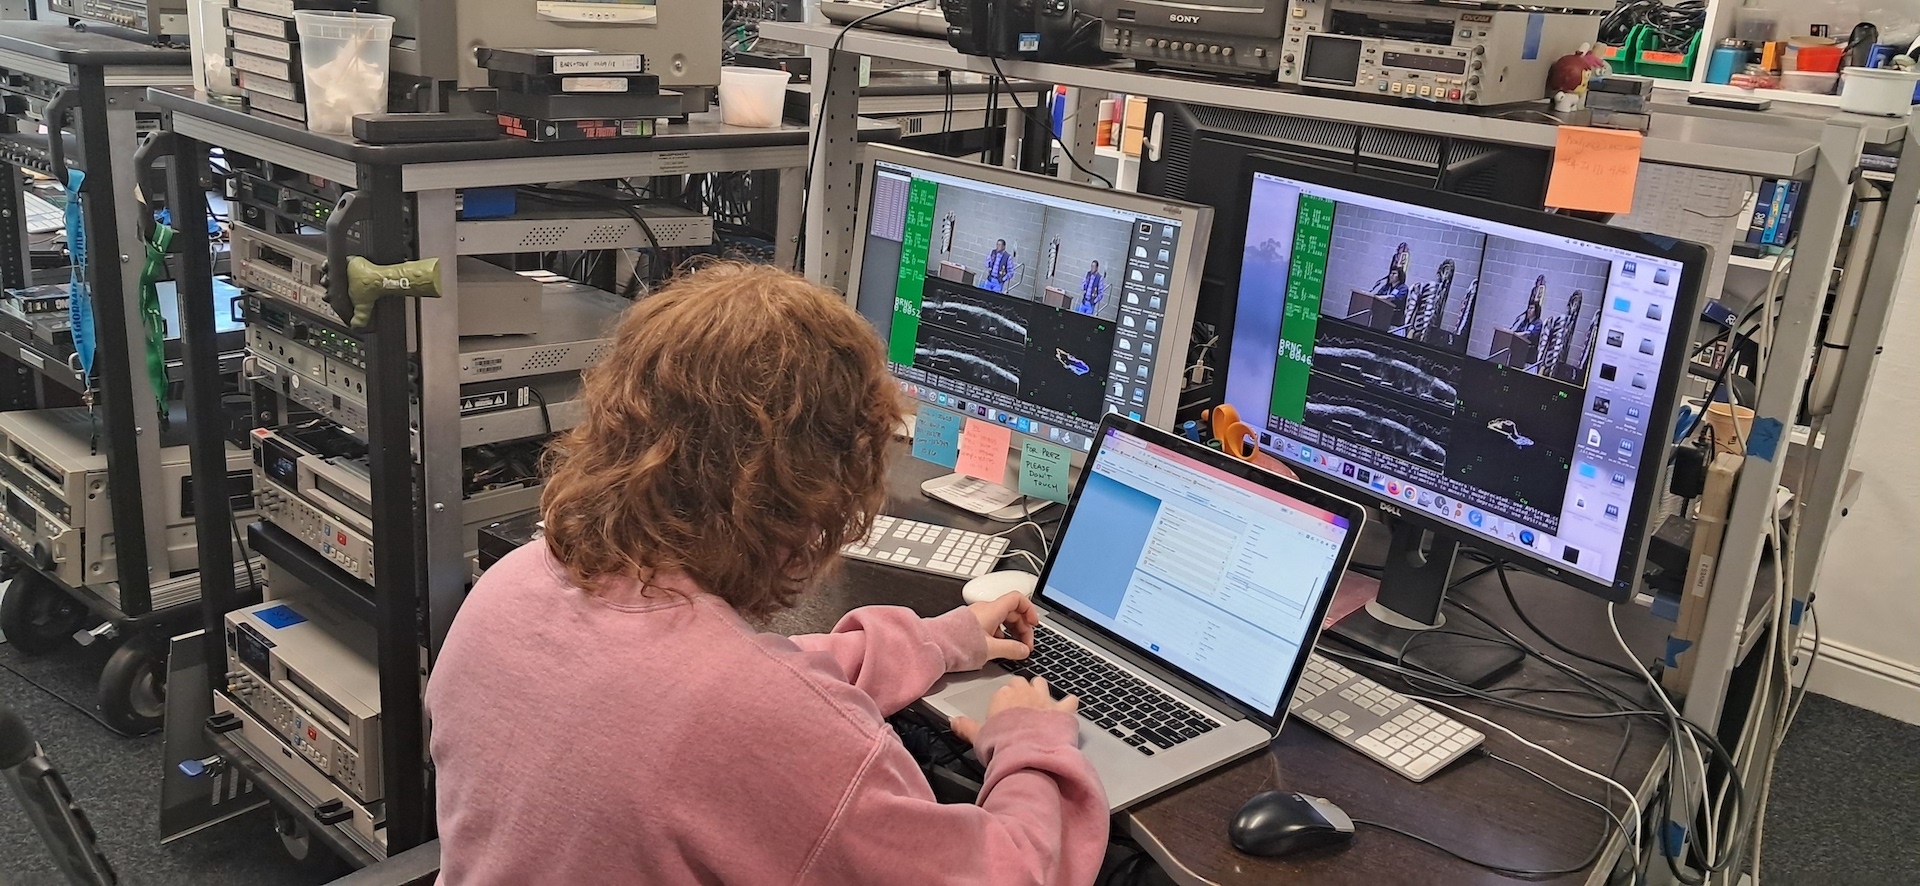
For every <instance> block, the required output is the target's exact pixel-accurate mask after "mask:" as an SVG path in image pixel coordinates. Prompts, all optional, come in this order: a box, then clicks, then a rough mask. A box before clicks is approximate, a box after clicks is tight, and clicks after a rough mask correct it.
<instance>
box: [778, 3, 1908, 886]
mask: <svg viewBox="0 0 1920 886" xmlns="http://www.w3.org/2000/svg"><path fill="white" fill-rule="evenodd" d="M761 34H762V35H763V36H764V37H766V38H768V39H771V40H779V41H783V42H787V43H795V44H799V45H802V46H805V47H807V53H808V58H809V59H810V61H811V62H812V65H813V70H814V71H815V72H816V74H815V76H814V77H813V106H814V109H815V112H816V113H817V114H821V115H823V116H824V119H823V120H822V125H821V128H820V138H819V142H818V143H817V144H815V145H814V146H813V152H814V165H815V169H816V175H815V183H814V187H813V189H812V192H811V193H810V194H809V196H808V201H807V206H808V217H807V219H806V226H807V235H808V236H807V241H806V242H807V255H806V256H805V258H806V263H807V275H808V276H809V277H810V278H811V279H813V280H814V281H816V282H819V283H821V284H823V285H827V286H836V287H844V286H845V285H846V284H847V273H848V258H849V256H850V255H851V253H852V245H853V237H854V236H855V227H854V221H853V215H854V211H855V207H856V205H857V194H856V193H855V189H854V188H853V187H851V185H852V182H853V174H854V166H855V164H857V163H858V161H859V158H860V151H859V147H858V145H857V144H856V143H855V142H854V141H853V140H852V139H851V137H850V135H851V132H852V130H851V125H852V120H853V102H854V100H855V94H856V90H855V88H854V87H853V84H854V83H856V82H857V81H858V67H859V62H860V58H861V57H862V56H866V57H871V58H877V59H892V60H895V61H903V62H911V63H914V64H919V65H925V66H928V67H931V68H937V69H947V70H955V71H973V72H975V73H982V74H996V73H997V74H1004V75H1005V76H1007V77H1012V78H1017V79H1022V80H1032V81H1038V82H1042V83H1054V84H1060V85H1068V86H1073V87H1080V88H1082V89H1088V90H1098V91H1101V92H1118V93H1125V94H1128V95H1133V96H1145V97H1154V98H1161V99H1167V100H1172V101H1179V102H1186V103H1190V104H1196V105H1207V106H1212V107H1216V108H1237V109H1244V110H1251V111H1257V112H1261V113H1266V114H1279V115H1286V116H1289V117H1293V118H1298V119H1302V120H1309V121H1326V122H1330V123H1338V124H1348V125H1355V126H1364V127H1371V128H1375V129H1389V130H1402V131H1407V132H1416V133H1435V132H1444V133H1449V134H1450V135H1452V136H1455V137H1458V138H1461V139H1468V140H1473V141H1478V142H1489V143H1497V144H1509V145H1527V146H1533V147H1537V148H1546V149H1551V148H1552V147H1553V145H1554V143H1555V139H1556V136H1557V132H1556V127H1555V126H1553V125H1543V124H1541V123H1536V122H1529V121H1523V120H1518V119H1512V117H1511V115H1509V114H1502V113H1501V112H1500V111H1497V110H1494V111H1486V112H1482V113H1455V112H1452V111H1440V110H1432V109H1426V108H1416V107H1407V106H1403V105H1399V104H1385V103H1376V102H1366V101H1354V100H1350V99H1344V98H1330V97H1326V96H1320V95H1312V94H1308V93H1304V92H1300V91H1295V90H1289V89H1273V88H1262V87H1256V86H1248V85H1239V84H1229V83H1222V82H1215V81H1207V80H1201V79H1197V78H1187V77H1169V76H1159V75H1154V74H1148V73H1140V72H1137V71H1135V70H1133V69H1132V68H1131V67H1126V66H1113V67H1075V66H1068V65H1055V64H1041V63H1035V62H1025V61H1014V60H1004V59H1003V60H1000V61H999V62H998V64H997V65H995V63H994V62H992V61H991V60H989V59H985V58H979V57H975V56H968V55H962V54H960V53H959V52H956V51H955V50H954V49H953V48H952V47H950V46H948V45H947V44H946V43H945V42H944V41H940V40H933V39H928V38H924V37H915V36H911V35H905V34H895V33H888V32H884V31H874V30H862V29H855V30H853V31H851V32H847V33H844V34H843V33H842V31H841V29H840V28H839V27H838V26H826V25H807V24H788V23H771V22H770V23H766V24H763V25H761ZM836 42H837V43H838V45H839V49H838V50H837V51H836V50H834V49H833V47H834V46H835V45H836ZM827 70H831V71H832V72H833V76H832V77H831V78H829V77H825V76H821V75H820V74H819V73H818V72H822V71H827ZM1655 110H1656V112H1655V114H1654V117H1653V126H1652V129H1651V130H1650V131H1649V132H1648V134H1647V138H1646V140H1645V142H1644V144H1643V151H1642V160H1643V162H1650V163H1659V164H1668V165H1672V166H1677V167H1688V168H1693V169H1706V170H1719V171H1726V172H1733V173H1738V174H1743V175H1750V176H1762V177H1766V178H1774V179H1794V180H1798V181H1801V182H1804V183H1805V185H1806V194H1807V196H1806V198H1805V206H1806V209H1805V215H1804V221H1803V222H1802V223H1801V224H1800V225H1799V230H1800V231H1802V234H1801V235H1800V239H1799V247H1798V250H1797V253H1796V259H1795V261H1794V263H1793V267H1792V271H1791V273H1790V274H1789V276H1788V279H1787V283H1786V286H1785V293H1784V301H1783V303H1782V306H1781V308H1780V316H1779V320H1778V323H1777V324H1776V325H1777V332H1776V334H1775V338H1774V343H1773V350H1772V358H1771V360H1770V362H1769V363H1768V365H1767V368H1766V371H1765V373H1764V375H1763V377H1762V378H1761V379H1760V394H1759V400H1758V404H1757V405H1756V406H1755V409H1756V410H1757V412H1758V413H1759V419H1760V420H1762V421H1773V422H1777V423H1778V426H1779V427H1781V428H1792V427H1794V426H1795V424H1796V419H1797V418H1798V417H1799V415H1800V407H1801V401H1802V392H1803V391H1804V390H1805V388H1806V386H1807V382H1808V378H1809V376H1810V375H1811V373H1812V365H1813V364H1812V358H1813V355H1814V351H1815V347H1816V345H1817V344H1818V340H1817V338H1816V335H1817V334H1818V330H1819V329H1820V328H1821V326H1822V324H1821V319H1822V312H1823V309H1824V307H1825V305H1826V303H1827V295H1828V287H1829V283H1830V281H1831V271H1832V268H1833V267H1834V264H1835V260H1836V258H1837V257H1838V255H1839V246H1840V241H1841V236H1842V233H1843V231H1844V230H1845V228H1846V225H1847V220H1848V218H1849V217H1850V215H1851V213H1852V210H1853V208H1854V207H1855V206H1857V205H1858V203H1857V201H1856V200H1855V197H1854V195H1853V193H1852V188H1853V185H1854V182H1855V180H1856V177H1857V176H1858V175H1859V174H1860V172H1859V169H1858V166H1859V158H1860V155H1861V152H1862V150H1863V149H1865V148H1868V147H1873V148H1876V149H1878V150H1879V151H1880V152H1882V153H1885V152H1887V151H1889V150H1891V151H1892V152H1893V153H1895V154H1896V155H1897V156H1898V157H1899V165H1898V169H1897V172H1896V173H1895V174H1894V176H1893V179H1892V182H1891V185H1890V186H1889V188H1888V189H1887V195H1888V196H1887V198H1886V199H1887V200H1888V203H1887V211H1886V214H1885V217H1884V218H1883V220H1882V222H1881V224H1880V227H1879V230H1878V232H1877V240H1876V248H1875V249H1874V250H1873V259H1872V263H1871V266H1870V267H1868V268H1854V269H1849V270H1850V271H1851V272H1853V273H1863V274H1865V275H1866V280H1865V285H1864V287H1863V290H1862V292H1861V295H1860V298H1859V302H1858V304H1859V308H1858V313H1857V317H1856V322H1855V323H1854V327H1853V329H1854V332H1853V338H1852V340H1851V342H1850V343H1849V346H1848V348H1847V349H1846V350H1845V351H1844V352H1843V353H1844V355H1845V359H1846V363H1845V366H1844V370H1843V371H1842V373H1841V375H1840V378H1839V383H1838V391H1837V394H1836V396H1835V398H1834V404H1835V405H1834V409H1833V412H1832V413H1831V414H1830V415H1829V416H1828V419H1827V422H1826V426H1827V428H1828V431H1827V433H1826V435H1825V436H1826V440H1825V446H1824V447H1820V448H1817V449H1816V448H1815V447H1814V446H1813V445H1812V444H1811V443H1810V444H1809V445H1808V446H1807V447H1806V449H1807V457H1810V458H1814V459H1815V464H1814V470H1813V472H1812V474H1811V477H1812V481H1811V483H1810V484H1808V488H1805V489H1801V490H1798V492H1799V494H1800V495H1801V496H1803V497H1804V498H1805V499H1806V502H1807V506H1806V510H1805V512H1804V513H1805V516H1806V520H1807V525H1806V526H1803V527H1802V528H1801V532H1800V546H1801V550H1800V552H1799V554H1798V556H1797V558H1796V559H1797V564H1796V566H1797V568H1796V573H1797V575H1796V576H1794V577H1792V578H1793V579H1794V581H1793V584H1792V585H1790V587H1791V588H1792V589H1793V590H1794V592H1795V593H1796V594H1797V596H1798V597H1799V598H1800V600H1799V602H1801V603H1804V602H1805V596H1806V594H1807V592H1808V591H1809V590H1810V589H1811V584H1812V580H1813V578H1814V577H1815V576H1816V575H1817V574H1818V570H1819V564H1820V558H1821V554H1822V553H1823V552H1824V549H1825V547H1826V543H1827V541H1828V538H1829V536H1830V534H1831V530H1832V528H1833V526H1834V524H1835V523H1836V522H1837V521H1838V519H1839V517H1840V515H1841V514H1842V509H1841V504H1840V503H1841V501H1842V500H1843V498H1844V495H1845V494H1846V493H1845V490H1846V489H1847V488H1848V485H1849V479H1848V462H1849V460H1850V458H1851V455H1852V450H1853V447H1854V445H1855V433H1856V429H1857V428H1858V426H1859V422H1860V417H1861V410H1862V408H1863V405H1864V402H1865V399H1866V392H1867V388H1868V385H1869V383H1870V382H1871V380H1872V376H1873V368H1874V363H1875V362H1876V359H1877V357H1878V354H1879V348H1880V342H1881V339H1882V337H1883V334H1884V330H1885V325H1886V323H1885V321H1886V319H1887V317H1888V314H1889V310H1890V308H1891V305H1892V301H1893V287H1894V286H1895V283H1896V280H1897V278H1898V277H1899V274H1900V260H1901V258H1902V256H1903V254H1904V251H1905V245H1906V242H1907V236H1908V232H1909V231H1910V230H1911V229H1912V226H1913V224H1914V218H1915V211H1914V204H1915V198H1916V195H1917V194H1920V139H1916V138H1914V137H1913V136H1912V135H1911V133H1912V131H1913V126H1914V125H1915V123H1914V121H1911V120H1906V119H1896V118H1886V117H1864V116H1859V115H1851V114H1832V115H1828V114H1826V112H1818V113H1809V112H1795V111H1791V110H1786V109H1781V110H1779V111H1776V112H1775V113H1773V114H1769V115H1766V116H1759V115H1755V114H1752V113H1747V112H1730V111H1723V110H1716V109H1709V108H1699V107H1695V106H1690V105H1685V104H1679V103H1676V102H1667V101H1661V102H1657V103H1656V105H1655ZM1917 119H1920V118H1917ZM1152 128H1153V124H1152V121H1148V130H1149V133H1148V141H1149V146H1148V150H1152V149H1153V148H1152V144H1151V142H1152ZM1082 129H1083V128H1081V127H1073V128H1070V130H1069V132H1068V133H1067V139H1068V141H1069V142H1070V143H1072V147H1073V150H1074V151H1075V153H1076V155H1079V156H1083V157H1085V156H1091V154H1092V149H1091V146H1090V145H1089V144H1087V142H1086V140H1085V139H1086V134H1085V132H1084V131H1082ZM1833 353H1835V352H1832V351H1829V352H1828V354H1829V356H1828V359H1833V357H1832V354H1833ZM1782 436H1783V437H1784V436H1785V434H1784V432H1783V434H1782ZM1786 445H1787V441H1786V440H1784V439H1783V440H1782V441H1781V449H1780V450H1779V451H1778V453H1777V454H1776V453H1772V452H1769V453H1768V454H1767V455H1766V457H1749V458H1748V460H1747V466H1746V468H1745V469H1744V470H1743V476H1742V477H1741V478H1740V485H1739V491H1738V494H1737V497H1736V498H1735V501H1734V505H1733V510H1732V513H1731V515H1730V518H1729V521H1728V524H1727V531H1726V542H1725V544H1724V546H1723V548H1722V550H1721V556H1720V562H1719V566H1718V570H1717V573H1716V578H1715V581H1714V583H1713V587H1712V590H1711V605H1710V607H1709V609H1708V613H1707V624H1706V627H1705V629H1704V633H1703V635H1702V637H1701V640H1700V643H1699V646H1698V651H1697V652H1696V653H1695V654H1697V655H1698V656H1700V658H1699V661H1698V666H1697V667H1696V670H1695V676H1694V679H1693V683H1692V685H1691V686H1689V687H1688V691H1687V693H1686V702H1685V708H1684V710H1685V715H1686V716H1687V718H1688V719H1690V720H1692V721H1694V722H1695V723H1698V724H1700V725H1701V726H1703V727H1705V728H1708V729H1715V730H1720V729H1721V724H1722V718H1723V716H1724V715H1725V714H1726V713H1727V712H1728V711H1735V712H1738V713H1740V714H1742V715H1744V712H1745V710H1746V708H1747V706H1748V702H1749V700H1748V699H1745V698H1735V699H1729V693H1730V692H1733V691H1735V688H1736V687H1737V686H1740V685H1747V688H1745V689H1741V690H1739V691H1742V692H1751V685H1750V682H1749V684H1742V683H1741V682H1740V681H1736V680H1735V679H1734V673H1735V670H1736V668H1738V667H1747V668H1751V667H1753V663H1754V659H1752V658H1751V657H1750V656H1749V655H1748V653H1749V652H1751V650H1752V649H1753V648H1754V646H1755V645H1756V644H1757V643H1758V642H1759V640H1760V638H1761V637H1762V636H1765V635H1766V633H1767V631H1768V629H1769V625H1768V624H1767V623H1766V622H1765V621H1753V620H1751V619H1750V613H1752V611H1753V610H1754V608H1755V605H1754V604H1755V603H1756V602H1757V599H1756V590H1755V583H1756V581H1757V580H1759V579H1760V578H1761V577H1762V576H1763V575H1769V576H1770V573H1763V572H1762V569H1761V567H1762V561H1763V558H1764V556H1765V554H1764V551H1765V544H1764V542H1765V539H1766V536H1767V534H1768V524H1769V522H1770V520H1771V515H1772V513H1773V509H1774V507H1775V503H1774V490H1775V488H1776V487H1777V486H1778V485H1779V483H1780V482H1781V479H1782V473H1783V468H1784V465H1785V463H1786V460H1787V459H1786V457H1785V455H1786V451H1787V450H1786V448H1785V447H1786ZM1767 581H1768V588H1767V591H1766V593H1768V594H1770V593H1771V578H1770V577H1768V578H1767ZM1795 611H1798V608H1797V607H1796V610H1795ZM1801 627H1802V626H1801V625H1797V624H1796V625H1789V626H1787V629H1788V630H1792V631H1794V632H1795V633H1796V636H1795V637H1794V638H1793V639H1794V640H1795V641H1796V648H1797V641H1798V639H1799V637H1798V632H1799V631H1800V629H1801ZM1782 714H1783V712H1782V711H1779V710H1768V711H1765V712H1764V713H1763V722H1762V725H1763V726H1765V725H1768V724H1771V723H1777V722H1778V718H1779V717H1780V716H1782ZM1732 728H1733V730H1734V731H1738V729H1739V724H1738V723H1735V724H1733V727H1732ZM1721 734H1729V733H1728V732H1726V731H1722V732H1721ZM1758 734H1760V735H1771V734H1772V730H1771V729H1769V728H1762V729H1761V730H1759V733H1758ZM1769 753H1770V752H1762V753H1759V754H1755V755H1754V756H1753V759H1754V760H1756V761H1757V762H1756V763H1755V764H1754V765H1753V766H1752V767H1751V768H1750V769H1749V772H1748V774H1749V775H1750V776H1752V775H1754V774H1755V773H1756V772H1758V771H1760V770H1761V769H1763V764H1764V762H1765V758H1766V757H1767V756H1768V754H1769ZM1748 783H1749V784H1751V783H1753V782H1752V778H1749V779H1748ZM1645 789H1646V790H1650V789H1651V784H1649V785H1647V786H1645ZM1750 812H1751V810H1744V811H1743V812H1742V820H1743V821H1745V820H1751V819H1750V818H1749V817H1748V814H1749V813H1750ZM1682 815H1683V814H1682V813H1676V816H1677V817H1678V816H1682ZM1132 826H1133V830H1134V834H1135V836H1136V837H1138V838H1139V839H1140V841H1141V843H1142V844H1143V845H1145V846H1147V847H1148V849H1149V850H1150V851H1154V852H1155V855H1156V857H1157V858H1159V860H1160V861H1161V862H1162V863H1163V864H1164V865H1165V866H1166V867H1167V869H1168V870H1169V871H1172V872H1174V873H1175V878H1176V879H1177V880H1180V881H1181V882H1201V881H1202V880H1203V877H1202V875H1201V874H1199V873H1195V872H1193V871H1190V870H1188V869H1186V868H1185V867H1184V866H1183V865H1182V864H1181V862H1180V860H1179V859H1174V858H1170V857H1166V855H1165V853H1164V851H1162V850H1161V849H1160V845H1161V844H1160V843H1159V842H1158V840H1157V839H1156V838H1155V836H1154V835H1153V834H1152V833H1150V832H1149V830H1148V829H1146V828H1144V827H1143V825H1142V824H1141V823H1140V821H1139V820H1138V819H1137V818H1136V819H1134V820H1133V821H1132Z"/></svg>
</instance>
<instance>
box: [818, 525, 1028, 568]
mask: <svg viewBox="0 0 1920 886" xmlns="http://www.w3.org/2000/svg"><path fill="white" fill-rule="evenodd" d="M1006 552H1007V540H1006V539H1005V538H995V537H994V536H991V535H986V534H984V533H979V532H971V531H968V530H965V529H955V528H953V527H951V526H938V525H935V524H933V523H921V522H918V521H916V520H902V519H900V518H898V517H889V516H886V515H884V514H882V515H881V516H878V517H875V518H874V520H873V531H872V532H870V533H867V537H866V538H865V539H862V540H860V541H857V542H854V543H853V544H850V545H847V546H846V547H843V548H841V549H840V554H841V556H844V557H847V558H849V559H853V560H864V561H866V562H868V563H885V564H887V565H890V566H899V567H902V568H905V569H913V570H917V571H919V572H927V573H932V574H934V575H946V576H952V577H954V578H966V579H973V578H979V577H980V576H982V575H986V574H987V573H989V572H992V571H994V569H995V568H996V567H998V566H999V564H1000V558H1001V555H1002V554H1005V553H1006Z"/></svg>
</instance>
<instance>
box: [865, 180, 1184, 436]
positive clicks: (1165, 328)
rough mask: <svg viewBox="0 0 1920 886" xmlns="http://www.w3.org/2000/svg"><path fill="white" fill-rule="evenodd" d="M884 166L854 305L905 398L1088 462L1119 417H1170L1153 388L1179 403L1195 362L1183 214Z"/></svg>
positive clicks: (876, 188)
mask: <svg viewBox="0 0 1920 886" xmlns="http://www.w3.org/2000/svg"><path fill="white" fill-rule="evenodd" d="M873 169H874V174H873V177H872V178H873V180H872V182H871V183H870V186H871V187H872V189H873V191H872V193H871V194H870V195H869V205H870V206H871V210H870V212H869V213H868V215H867V217H866V218H865V219H863V220H862V226H863V228H864V235H865V243H864V244H863V250H862V258H861V262H860V266H859V267H857V268H855V269H854V274H855V275H857V286H858V290H857V292H856V297H855V303H856V305H857V306H858V308H859V310H860V313H861V314H862V315H863V316H865V317H866V318H867V320H868V321H869V322H871V323H872V324H873V325H874V328H875V329H876V330H878V331H879V333H880V336H881V338H882V339H883V340H885V342H886V344H887V353H888V359H889V360H890V362H891V363H892V368H893V372H894V375H895V376H896V377H897V378H898V379H899V380H900V382H901V386H902V388H903V389H904V390H906V392H907V393H908V395H909V396H911V397H913V398H914V399H916V400H918V401H920V402H922V403H930V404H933V405H937V406H941V407H945V408H947V409H950V410H952V411H955V412H959V413H961V414H964V415H967V416H970V417H973V418H977V419H982V420H986V421H992V422H995V423H998V424H1003V425H1007V426H1009V427H1011V428H1013V429H1014V430H1015V431H1018V432H1020V433H1023V434H1027V435H1030V436H1033V437H1038V438H1041V439H1046V440H1051V441H1054V442H1058V443H1060V444H1062V445H1064V446H1067V447H1070V448H1072V449H1076V450H1079V451H1083V452H1084V451H1087V450H1088V449H1090V448H1091V447H1092V445H1093V435H1094V432H1095V431H1096V430H1097V429H1098V427H1099V424H1100V418H1101V416H1103V415H1105V414H1106V413H1108V412H1119V413H1122V414H1125V415H1128V416H1130V417H1132V418H1133V419H1135V420H1153V419H1155V418H1162V419H1170V417H1171V412H1170V411H1169V413H1168V415H1167V416H1156V415H1155V405H1156V402H1157V400H1156V393H1155V392H1156V388H1157V387H1160V386H1163V385H1165V386H1170V388H1171V390H1173V391H1175V392H1176V393H1175V395H1174V396H1177V391H1178V381H1179V379H1178V377H1177V376H1178V368H1179V361H1181V360H1184V358H1185V356H1186V355H1185V349H1186V341H1187V336H1186V334H1185V330H1176V329H1173V328H1170V327H1171V324H1170V318H1176V317H1178V316H1180V315H1179V314H1178V313H1177V311H1176V306H1175V304H1174V301H1175V299H1176V298H1180V297H1183V296H1182V294H1181V292H1180V289H1181V282H1180V281H1181V280H1182V275H1183V274H1184V270H1183V269H1180V268H1179V267H1178V265H1179V259H1180V256H1181V252H1182V250H1181V240H1182V238H1183V237H1185V236H1187V232H1186V231H1184V230H1183V227H1184V226H1183V224H1182V222H1181V221H1180V220H1179V219H1176V218H1166V217H1160V216H1155V215H1147V214H1142V213H1140V212H1135V211H1128V210H1125V209H1121V208H1118V207H1117V206H1107V205H1100V204H1098V203H1094V202H1087V201H1080V200H1073V199H1068V198H1064V197H1057V196H1053V195H1049V194H1042V193H1038V192H1035V191H1030V190H1023V189H1020V188H1017V187H1011V186H1007V185H1002V184H997V183H994V182H992V181H988V180H986V177H987V176H989V175H998V176H1006V175H1010V174H1008V173H1004V172H997V171H994V170H991V169H986V170H983V171H982V173H980V175H981V177H980V178H970V177H961V176H957V175H949V174H945V173H941V172H936V171H931V170H927V169H920V168H913V167H909V166H905V165H901V164H896V163H890V162H885V161H880V162H876V163H875V164H874V166H873ZM1176 348H1177V349H1178V350H1177V351H1176V350H1173V349H1176ZM1163 361H1169V362H1163ZM1166 365H1172V366H1173V367H1174V368H1173V369H1171V370H1165V369H1163V368H1162V367H1163V366H1166Z"/></svg>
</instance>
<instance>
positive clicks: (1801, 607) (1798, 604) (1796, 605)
mask: <svg viewBox="0 0 1920 886" xmlns="http://www.w3.org/2000/svg"><path fill="white" fill-rule="evenodd" d="M1806 608H1807V604H1806V603H1805V602H1802V601H1800V600H1795V601H1793V614H1792V615H1789V616H1788V623H1789V624H1792V625H1795V626H1796V627H1797V626H1798V625H1799V624H1800V613H1801V612H1803V611H1805V610H1806Z"/></svg>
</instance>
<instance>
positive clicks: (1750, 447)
mask: <svg viewBox="0 0 1920 886" xmlns="http://www.w3.org/2000/svg"><path fill="white" fill-rule="evenodd" d="M1780 431H1781V425H1780V420H1779V419H1777V418H1762V419H1757V420H1755V421H1754V423H1753V433H1751V434H1749V435H1747V454H1748V455H1751V456H1753V457H1754V458H1757V459H1760V460H1762V461H1773V456H1774V454H1775V453H1777V452H1779V450H1780Z"/></svg>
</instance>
